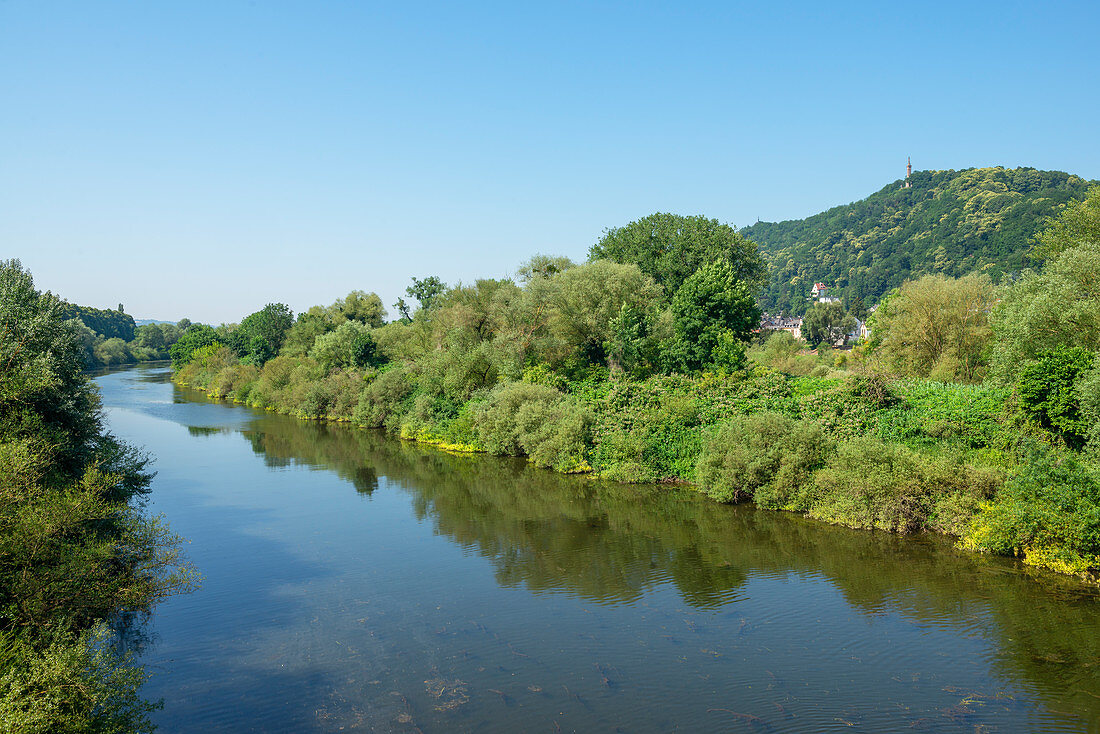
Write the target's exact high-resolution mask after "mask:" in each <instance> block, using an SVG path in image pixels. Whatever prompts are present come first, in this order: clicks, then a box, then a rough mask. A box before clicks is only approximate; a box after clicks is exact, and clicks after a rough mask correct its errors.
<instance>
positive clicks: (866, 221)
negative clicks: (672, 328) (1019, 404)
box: [741, 168, 1095, 313]
mask: <svg viewBox="0 0 1100 734" xmlns="http://www.w3.org/2000/svg"><path fill="white" fill-rule="evenodd" d="M1092 183H1093V184H1095V182H1092ZM1089 185H1090V182H1089V181H1086V180H1085V179H1083V178H1081V177H1079V176H1074V175H1072V174H1067V173H1062V172H1061V171H1037V170H1035V169H1034V168H1011V169H1005V168H970V169H966V170H963V171H915V172H914V173H913V176H912V187H911V188H903V187H902V181H900V180H899V181H895V182H894V183H892V184H890V185H888V186H886V187H885V188H883V189H882V190H880V191H878V192H876V193H874V194H871V195H870V196H868V197H867V198H866V199H863V200H862V201H857V202H855V203H854V204H848V205H846V206H838V207H834V208H832V209H829V210H828V211H825V212H822V213H820V214H815V215H814V216H812V217H808V218H806V219H801V220H791V221H786V222H759V223H757V224H754V225H752V226H751V227H746V228H745V229H743V230H741V233H742V234H743V235H745V236H746V237H748V238H750V239H752V240H754V241H755V242H756V243H757V244H759V245H760V249H761V251H762V252H763V253H764V256H765V259H766V260H767V261H768V263H769V265H770V266H771V276H770V279H769V282H768V284H767V286H766V287H765V291H764V294H763V296H762V298H761V302H762V305H763V307H764V309H765V310H768V311H787V312H790V313H801V312H802V311H804V310H805V308H806V305H807V300H806V299H807V298H808V297H809V294H810V289H811V288H812V287H813V284H814V283H815V282H818V281H820V282H823V283H825V285H827V286H829V287H830V289H832V290H831V291H830V295H840V296H842V297H843V298H844V302H845V304H846V305H848V304H850V303H851V302H852V301H854V299H855V298H857V297H858V298H861V299H862V300H863V302H864V303H865V304H867V305H870V304H872V303H875V302H877V301H878V300H879V298H881V296H882V294H883V293H885V292H886V291H888V290H890V289H891V288H894V287H896V286H898V285H901V283H903V282H904V281H905V280H907V279H909V278H911V277H914V276H920V275H923V274H925V273H943V274H944V275H949V276H958V275H964V274H966V273H970V272H974V271H979V272H986V273H989V274H990V276H991V277H993V278H994V279H998V278H999V277H1000V276H1001V275H1003V274H1005V273H1013V272H1017V271H1019V270H1020V269H1022V268H1023V267H1024V266H1025V264H1026V261H1025V257H1026V252H1027V250H1028V248H1029V246H1030V239H1031V237H1032V235H1034V234H1035V232H1036V231H1037V230H1038V229H1039V227H1040V226H1041V225H1042V221H1043V218H1044V217H1046V216H1048V215H1051V214H1053V213H1055V212H1056V211H1058V210H1059V208H1060V207H1061V206H1062V205H1063V204H1065V203H1066V202H1067V201H1069V200H1071V199H1078V198H1083V197H1084V196H1085V194H1086V192H1087V190H1088V188H1089Z"/></svg>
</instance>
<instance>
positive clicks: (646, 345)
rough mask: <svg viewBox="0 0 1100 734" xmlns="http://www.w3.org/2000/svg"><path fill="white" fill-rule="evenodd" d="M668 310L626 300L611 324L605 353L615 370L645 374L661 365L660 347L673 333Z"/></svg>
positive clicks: (605, 344)
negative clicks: (645, 307)
mask: <svg viewBox="0 0 1100 734" xmlns="http://www.w3.org/2000/svg"><path fill="white" fill-rule="evenodd" d="M671 331H672V329H671V323H670V321H669V319H668V311H660V310H658V309H657V308H656V307H654V306H651V307H650V308H648V309H644V308H641V307H640V306H638V305H635V304H630V303H624V304H623V305H622V307H621V308H620V309H619V313H618V315H617V316H615V317H614V318H613V319H611V322H610V323H609V324H608V338H607V340H606V341H605V342H604V345H603V346H604V352H605V353H606V354H607V361H608V364H609V366H610V368H611V371H612V372H618V371H622V372H626V373H627V374H629V375H633V376H635V377H645V376H647V375H649V374H652V373H654V372H657V371H659V370H660V369H661V367H662V353H661V347H662V345H663V344H664V343H665V342H666V341H667V340H668V337H669V335H670V334H671Z"/></svg>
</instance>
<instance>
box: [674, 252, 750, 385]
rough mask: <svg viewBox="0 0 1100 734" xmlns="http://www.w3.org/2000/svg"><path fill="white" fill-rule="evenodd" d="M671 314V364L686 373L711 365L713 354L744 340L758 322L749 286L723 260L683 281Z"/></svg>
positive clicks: (709, 265)
mask: <svg viewBox="0 0 1100 734" xmlns="http://www.w3.org/2000/svg"><path fill="white" fill-rule="evenodd" d="M671 311H672V324H673V329H674V330H675V340H674V342H673V345H672V351H673V357H674V361H675V362H676V363H677V365H678V366H679V367H680V368H682V369H686V370H689V371H690V370H700V369H703V368H704V367H706V366H708V365H711V364H713V363H714V361H715V357H716V354H718V353H721V352H723V351H726V352H728V351H730V350H731V349H732V348H734V347H733V345H734V344H735V343H743V342H745V341H747V340H748V339H749V337H750V335H751V334H752V331H753V329H755V328H756V327H757V326H758V325H759V323H760V309H759V308H758V307H757V305H756V299H755V298H753V295H752V291H751V290H750V286H749V285H748V284H746V283H745V282H744V281H742V280H740V279H738V277H737V273H736V271H735V270H734V268H733V266H731V265H730V264H729V263H728V262H726V261H725V260H718V261H715V262H710V263H706V264H705V265H703V266H702V267H701V268H699V269H698V270H696V271H695V273H694V274H692V276H691V277H690V278H688V279H687V280H686V281H684V284H683V285H682V286H681V287H680V290H678V291H676V295H675V296H674V297H673V299H672V305H671ZM729 366H732V365H729Z"/></svg>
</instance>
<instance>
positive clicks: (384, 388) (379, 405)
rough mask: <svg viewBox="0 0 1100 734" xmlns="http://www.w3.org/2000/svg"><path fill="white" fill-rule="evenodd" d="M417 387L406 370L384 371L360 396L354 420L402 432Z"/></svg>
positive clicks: (392, 369)
mask: <svg viewBox="0 0 1100 734" xmlns="http://www.w3.org/2000/svg"><path fill="white" fill-rule="evenodd" d="M414 388H415V385H414V384H413V382H412V379H411V375H410V374H409V372H408V370H407V369H406V368H404V367H392V368H390V369H386V370H382V371H381V372H379V373H378V375H377V376H376V377H375V378H374V379H373V380H371V381H370V382H369V383H367V386H366V387H364V388H363V391H362V392H361V393H360V394H359V404H358V405H356V407H355V411H354V412H353V413H352V420H354V421H355V422H356V423H358V424H359V425H361V426H366V427H368V428H386V429H388V430H390V431H391V432H393V433H396V432H397V431H399V430H400V429H401V417H402V416H403V415H404V414H405V413H406V412H407V411H408V409H409V405H408V403H409V401H410V400H411V396H412V394H413V390H414Z"/></svg>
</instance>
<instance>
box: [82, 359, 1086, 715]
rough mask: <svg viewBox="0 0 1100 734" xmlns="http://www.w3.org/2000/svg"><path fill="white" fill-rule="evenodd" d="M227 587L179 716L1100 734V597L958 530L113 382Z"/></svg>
mask: <svg viewBox="0 0 1100 734" xmlns="http://www.w3.org/2000/svg"><path fill="white" fill-rule="evenodd" d="M96 381H97V383H98V384H99V386H100V388H101V389H102V392H103V398H104V404H105V405H106V406H107V407H108V417H109V421H110V425H111V428H112V430H113V431H114V432H115V433H116V434H118V435H119V436H121V437H122V438H125V439H127V440H129V441H132V442H135V443H138V444H141V445H143V446H144V447H145V448H146V449H147V450H148V451H149V452H150V453H151V454H152V455H153V456H155V457H156V467H155V468H156V469H157V470H158V472H159V474H158V476H157V478H156V480H155V481H154V484H153V492H152V497H151V499H150V506H151V508H152V510H153V511H154V512H156V513H160V514H163V515H165V516H166V517H167V519H168V521H169V522H170V524H171V526H172V529H173V530H174V531H175V532H176V533H178V534H180V535H182V536H184V537H186V538H188V539H189V540H190V541H191V542H190V544H189V545H188V546H187V547H188V553H189V555H190V557H191V559H192V560H193V562H194V563H195V565H196V566H198V568H199V569H200V570H201V572H202V574H203V575H204V577H205V580H204V583H203V585H202V588H201V589H200V590H199V591H198V592H196V593H194V594H191V595H189V596H185V597H179V598H175V599H171V600H169V601H167V602H165V603H163V604H161V605H160V606H158V607H157V609H156V611H155V614H154V615H153V617H152V619H151V620H150V621H149V623H148V624H147V625H146V627H145V629H144V643H143V647H142V648H141V649H142V650H143V653H142V659H143V661H144V662H145V663H146V664H147V666H148V667H149V669H150V670H151V671H152V672H153V678H152V679H151V680H150V682H149V683H148V684H147V685H146V688H145V693H146V695H147V696H149V697H151V698H162V699H163V700H164V708H163V710H161V711H160V712H158V713H157V714H156V715H155V717H154V719H155V721H156V722H157V723H158V724H159V726H160V731H163V732H200V731H201V732H239V731H263V732H312V731H319V732H328V731H341V730H355V729H359V730H362V731H382V732H385V731H395V732H418V731H419V732H452V731H477V732H518V731H544V732H557V731H580V732H589V731H624V732H645V731H691V732H695V731H708V732H709V731H757V732H764V731H805V732H816V731H829V730H837V731H840V730H847V728H848V727H852V726H856V727H861V728H863V729H864V730H868V731H897V730H905V731H918V732H922V731H927V732H941V731H942V732H955V731H960V732H962V731H965V732H975V731H1005V732H1013V731H1085V732H1087V731H1093V732H1095V731H1100V598H1098V596H1097V594H1096V593H1095V592H1094V591H1092V590H1090V589H1088V588H1084V587H1082V586H1080V585H1078V584H1077V583H1075V582H1073V581H1071V580H1067V579H1062V578H1058V577H1053V576H1049V575H1044V574H1036V573H1034V572H1029V571H1027V570H1025V569H1022V568H1021V567H1019V566H1017V565H1016V564H1014V563H1012V562H1011V561H1005V560H1001V559H990V558H982V557H976V556H970V555H965V554H960V553H958V552H956V551H954V550H952V548H951V547H950V545H949V544H946V543H943V542H941V541H938V540H937V539H932V538H895V537H890V536H886V535H882V534H876V533H865V532H855V531H850V530H844V529H839V528H832V527H827V526H823V525H820V524H816V523H813V522H810V521H805V520H802V519H800V518H797V517H791V516H788V515H785V514H780V513H769V512H760V511H757V510H755V509H754V508H752V507H747V506H739V507H726V506H719V505H715V504H713V503H711V502H709V501H706V500H703V499H701V498H699V497H697V496H695V495H693V494H692V493H691V492H687V491H678V490H669V489H666V488H658V487H628V486H621V485H613V484H603V483H599V482H595V481H592V480H587V479H583V478H575V477H563V476H558V475H555V474H552V473H549V472H544V471H540V470H535V469H533V468H530V467H528V466H526V465H525V464H524V463H523V462H521V461H507V460H498V459H493V458H486V457H456V456H450V455H447V454H444V453H440V452H436V451H432V450H427V449H422V448H419V447H416V446H410V445H406V444H403V443H401V442H398V441H395V440H393V439H390V438H386V437H384V436H382V435H380V434H379V433H377V432H374V431H363V430H354V429H349V428H345V427H342V426H328V425H319V424H316V423H306V422H301V421H296V420H294V419H291V418H286V417H282V416H275V415H271V414H267V413H264V412H261V411H254V410H250V409H246V408H242V407H239V406H232V405H225V404H219V403H214V402H210V401H208V400H206V399H205V398H203V397H202V396H201V395H200V394H198V393H195V392H191V391H188V390H181V389H179V388H176V387H175V386H173V385H172V384H171V383H170V382H168V375H167V371H166V370H165V369H163V368H139V369H133V370H126V371H121V372H114V373H111V374H107V375H104V376H101V377H99V378H97V380H96Z"/></svg>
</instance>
